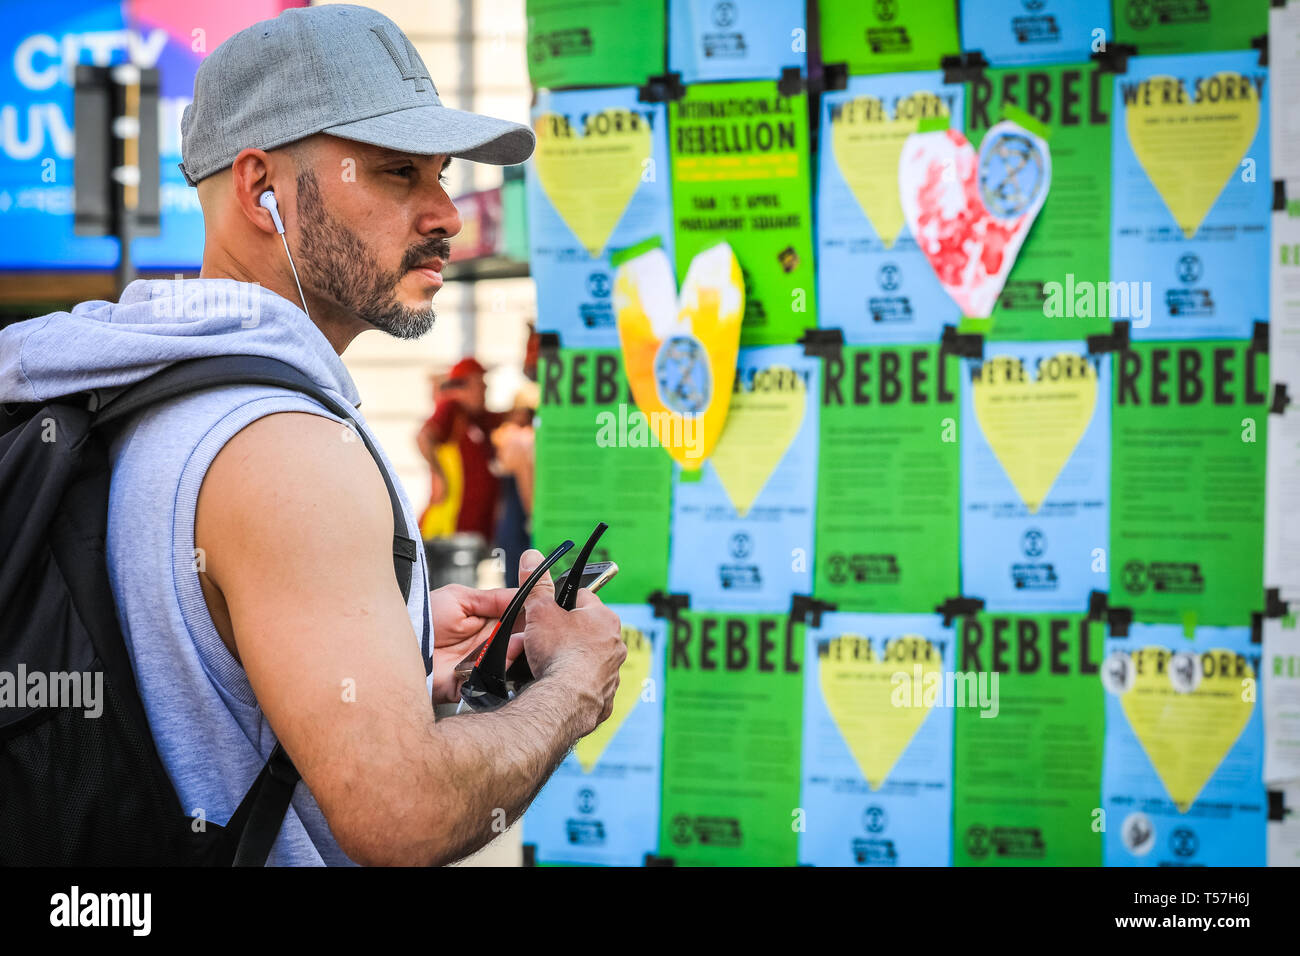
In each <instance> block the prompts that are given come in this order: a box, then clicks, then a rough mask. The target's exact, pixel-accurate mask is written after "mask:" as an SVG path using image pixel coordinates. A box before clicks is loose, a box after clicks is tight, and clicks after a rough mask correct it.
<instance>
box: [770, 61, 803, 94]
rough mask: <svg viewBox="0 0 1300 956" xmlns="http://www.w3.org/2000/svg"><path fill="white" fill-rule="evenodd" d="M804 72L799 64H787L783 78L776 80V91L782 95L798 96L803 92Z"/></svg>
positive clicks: (782, 74) (782, 73)
mask: <svg viewBox="0 0 1300 956" xmlns="http://www.w3.org/2000/svg"><path fill="white" fill-rule="evenodd" d="M803 89H804V82H803V74H802V73H800V72H799V67H797V66H787V67H786V68H785V69H783V70H782V71H781V79H779V80H777V81H776V91H777V92H778V93H780V94H781V95H782V96H798V95H799V94H800V93H802V92H803Z"/></svg>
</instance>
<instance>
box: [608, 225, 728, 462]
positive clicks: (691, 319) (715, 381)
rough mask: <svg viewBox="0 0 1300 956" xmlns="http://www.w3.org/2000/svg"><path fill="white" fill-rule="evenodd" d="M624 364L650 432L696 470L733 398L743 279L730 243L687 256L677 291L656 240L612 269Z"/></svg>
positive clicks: (714, 437) (615, 307)
mask: <svg viewBox="0 0 1300 956" xmlns="http://www.w3.org/2000/svg"><path fill="white" fill-rule="evenodd" d="M614 314H615V315H616V316H617V319H618V338H619V344H620V345H621V346H622V349H623V368H624V369H625V372H626V374H627V380H628V383H629V384H630V385H631V386H632V397H633V398H634V399H636V404H637V407H638V408H639V409H640V410H641V411H642V412H643V413H645V416H646V418H647V419H648V422H649V426H650V430H651V432H652V433H653V434H654V435H655V436H656V437H657V438H658V440H659V443H660V444H661V445H663V446H664V448H665V449H666V450H667V451H668V454H669V455H671V456H672V457H673V459H674V460H675V461H676V462H678V464H680V465H681V466H682V467H683V468H686V469H687V470H689V471H695V470H698V469H699V468H700V466H701V465H702V464H703V463H704V460H705V459H706V458H708V457H709V454H710V453H711V452H712V451H713V449H714V446H715V444H716V443H717V442H718V436H719V435H721V434H722V431H723V424H724V423H725V422H726V420H727V413H728V408H729V407H730V405H731V403H732V397H731V387H732V384H733V383H734V382H735V378H736V355H737V354H738V352H739V350H740V323H741V320H742V319H743V318H744V315H745V280H744V275H743V273H742V272H741V271H740V262H739V261H737V259H736V254H735V253H734V252H732V251H731V246H729V245H727V244H726V243H725V242H720V243H718V244H717V245H716V246H711V247H709V248H708V249H704V250H701V251H700V252H699V253H697V254H696V256H695V258H694V259H692V260H691V264H690V267H689V268H688V269H687V270H686V279H685V280H684V281H683V282H682V291H681V295H680V296H679V295H678V294H677V283H676V280H675V278H674V276H673V267H672V263H670V262H669V261H668V256H667V255H666V254H665V253H664V251H663V249H662V248H659V247H655V248H653V249H650V250H648V251H646V252H642V253H641V254H640V255H637V256H634V257H632V258H630V259H627V260H626V261H623V262H620V263H619V265H618V270H617V271H616V272H615V274H614Z"/></svg>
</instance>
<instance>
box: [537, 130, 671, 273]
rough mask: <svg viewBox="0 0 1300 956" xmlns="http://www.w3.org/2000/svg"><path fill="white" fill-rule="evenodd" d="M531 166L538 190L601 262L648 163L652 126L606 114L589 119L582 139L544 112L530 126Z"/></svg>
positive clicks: (591, 253) (574, 131) (575, 132)
mask: <svg viewBox="0 0 1300 956" xmlns="http://www.w3.org/2000/svg"><path fill="white" fill-rule="evenodd" d="M533 130H534V131H535V132H536V134H537V151H536V152H535V153H534V154H533V163H534V164H535V168H536V170H537V179H538V182H539V183H540V184H541V187H542V191H543V192H545V193H546V196H547V198H548V199H550V201H551V205H552V206H554V207H555V211H556V212H557V213H558V214H559V216H560V218H561V219H563V220H564V223H565V225H567V226H568V227H569V228H570V229H571V230H573V234H574V235H575V236H577V237H578V241H579V242H581V243H582V245H583V248H585V249H586V250H587V252H588V253H589V254H590V255H591V257H592V258H593V259H598V258H600V254H601V252H603V251H604V249H605V243H607V242H609V237H610V235H611V234H612V233H613V232H614V227H615V226H617V225H618V221H619V220H620V219H621V218H623V211H624V210H625V209H627V204H628V203H629V202H631V201H632V195H633V194H634V193H635V192H636V191H637V187H639V186H640V185H641V171H642V166H643V164H644V162H645V161H646V160H647V159H649V158H650V153H651V146H650V126H649V124H648V123H646V121H645V118H644V117H641V116H638V115H637V114H635V113H633V112H632V111H631V110H625V109H608V110H605V111H604V112H602V113H597V114H593V116H590V117H588V118H587V130H586V135H585V136H584V135H580V133H579V131H578V130H571V131H570V132H571V135H563V134H561V133H557V130H569V127H568V125H567V123H566V122H565V121H564V118H563V117H561V116H557V115H555V114H552V113H542V114H540V115H539V116H538V117H537V119H536V120H534V121H533Z"/></svg>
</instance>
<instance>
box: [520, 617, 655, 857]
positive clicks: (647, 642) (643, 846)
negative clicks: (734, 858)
mask: <svg viewBox="0 0 1300 956" xmlns="http://www.w3.org/2000/svg"><path fill="white" fill-rule="evenodd" d="M610 607H611V608H612V609H613V610H614V611H615V612H616V613H617V614H618V616H619V618H620V619H621V620H622V622H623V640H624V642H625V643H626V644H627V660H625V661H624V662H623V667H622V670H620V671H619V684H618V691H617V693H616V694H615V697H614V712H613V714H611V715H610V717H609V719H608V720H606V721H605V722H604V723H603V724H601V725H600V726H599V727H597V728H596V730H595V731H594V732H593V733H591V734H589V735H588V736H586V737H583V738H582V739H581V740H579V741H578V743H577V745H576V746H575V747H574V748H573V750H572V751H571V752H570V753H569V755H568V756H567V757H565V758H564V762H563V763H562V764H560V766H559V767H558V768H557V769H556V771H555V773H554V775H552V777H551V779H550V780H549V781H548V782H547V784H546V786H545V787H543V788H542V792H541V793H539V794H538V795H537V798H536V799H535V800H534V801H533V803H532V805H531V806H530V807H529V808H528V812H527V813H526V814H525V815H524V842H525V843H532V844H534V845H535V846H536V848H537V850H536V859H537V862H539V863H588V864H603V865H607V866H641V865H642V864H643V863H644V862H645V855H646V854H647V853H654V852H655V851H656V850H657V848H658V845H659V781H660V767H661V758H662V744H663V721H664V712H663V683H664V646H665V644H666V634H667V622H666V621H664V620H662V619H658V618H656V617H654V616H653V614H652V612H651V609H650V608H649V607H647V606H646V605H644V604H611V605H610Z"/></svg>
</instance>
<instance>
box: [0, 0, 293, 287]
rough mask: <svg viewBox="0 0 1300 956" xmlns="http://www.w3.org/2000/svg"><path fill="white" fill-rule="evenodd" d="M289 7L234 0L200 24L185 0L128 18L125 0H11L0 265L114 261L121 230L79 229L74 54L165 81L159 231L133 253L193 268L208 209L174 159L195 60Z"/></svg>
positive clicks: (2, 90)
mask: <svg viewBox="0 0 1300 956" xmlns="http://www.w3.org/2000/svg"><path fill="white" fill-rule="evenodd" d="M282 6H284V4H283V3H280V2H278V0H232V2H230V3H227V4H225V5H224V7H225V9H224V10H223V13H222V15H220V16H215V15H214V16H213V17H209V18H206V19H204V22H203V26H202V27H198V26H196V22H195V17H194V16H193V13H192V11H189V12H187V11H185V10H183V9H182V8H183V4H181V3H179V2H177V3H175V4H171V5H169V4H166V3H153V4H148V5H147V6H143V7H142V6H140V5H137V9H136V10H135V13H134V15H133V16H132V17H131V18H130V22H129V23H128V18H127V16H126V8H127V7H128V4H127V3H125V2H104V0H49V2H43V3H37V4H22V3H18V4H14V3H11V4H7V5H6V8H5V32H4V36H3V37H0V64H3V65H2V66H0V216H2V217H3V220H4V229H3V230H0V268H3V269H41V268H55V269H58V268H64V269H83V268H91V269H109V268H112V267H113V265H114V264H115V263H116V262H117V258H118V242H117V239H115V238H113V237H111V236H78V235H76V233H75V232H74V231H73V221H72V213H73V175H74V171H73V156H74V149H73V130H72V127H73V115H72V106H73V104H72V100H73V71H74V69H75V67H76V65H77V64H78V63H85V64H94V65H98V66H111V65H117V64H121V63H125V62H128V61H129V62H134V63H135V64H136V65H137V66H140V67H143V68H156V69H157V70H158V71H159V80H160V83H161V88H160V90H159V114H160V115H159V130H158V135H159V149H160V154H161V157H160V158H161V165H160V175H161V183H160V190H159V192H160V195H159V199H160V202H161V210H162V213H161V219H162V224H161V234H160V235H157V236H141V237H139V238H137V239H136V240H135V241H134V243H132V256H133V260H134V262H135V265H136V266H137V268H147V269H161V270H169V269H185V270H194V269H197V268H198V266H199V263H200V261H201V260H202V257H203V216H202V214H201V211H200V209H199V199H198V193H197V192H196V191H195V190H194V189H192V188H191V187H189V186H188V185H186V183H185V180H184V178H183V177H182V176H181V172H180V170H179V169H177V167H176V164H177V163H179V162H180V159H181V139H180V121H181V113H182V111H183V110H184V109H185V106H186V105H187V104H188V103H189V102H190V99H191V97H192V96H193V92H194V73H195V71H196V70H197V69H198V65H199V61H200V60H202V58H203V57H204V56H205V55H207V53H209V52H211V51H212V50H213V49H215V48H216V47H217V45H218V44H220V43H221V41H222V40H224V39H226V37H227V36H229V35H230V34H232V33H234V32H235V31H236V30H238V29H241V28H242V27H243V26H246V25H247V24H250V23H254V22H256V21H257V20H260V19H264V18H266V17H272V16H275V15H276V14H277V13H278V12H279V11H280V9H281V7H282ZM200 19H203V18H200ZM209 21H211V22H209Z"/></svg>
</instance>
